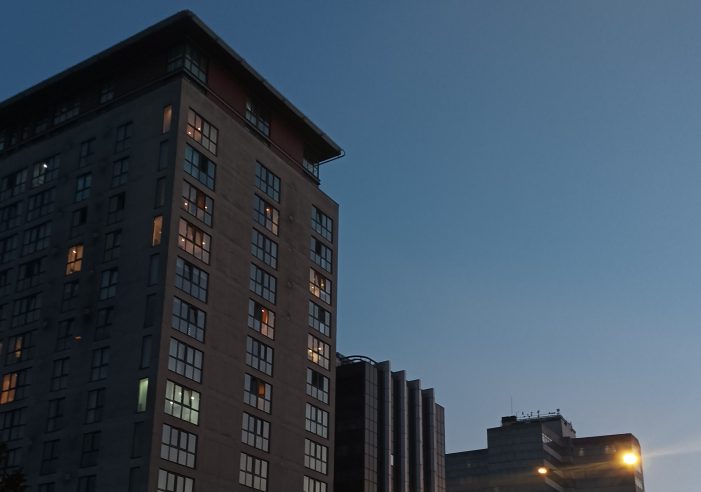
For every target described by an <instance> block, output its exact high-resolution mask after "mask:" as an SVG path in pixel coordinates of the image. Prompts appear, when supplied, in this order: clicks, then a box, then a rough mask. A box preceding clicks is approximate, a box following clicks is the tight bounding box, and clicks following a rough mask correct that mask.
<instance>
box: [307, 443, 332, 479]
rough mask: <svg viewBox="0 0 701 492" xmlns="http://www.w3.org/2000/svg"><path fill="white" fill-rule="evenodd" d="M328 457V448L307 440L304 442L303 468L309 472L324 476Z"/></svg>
mask: <svg viewBox="0 0 701 492" xmlns="http://www.w3.org/2000/svg"><path fill="white" fill-rule="evenodd" d="M328 457H329V448H327V447H326V446H324V445H322V444H319V443H317V442H314V441H311V440H309V439H305V440H304V466H306V467H307V468H309V469H310V470H314V471H318V472H319V473H323V474H326V466H327V464H328Z"/></svg>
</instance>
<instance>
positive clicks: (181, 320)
mask: <svg viewBox="0 0 701 492" xmlns="http://www.w3.org/2000/svg"><path fill="white" fill-rule="evenodd" d="M171 326H172V327H173V328H174V329H176V330H178V331H179V332H181V333H185V334H186V335H187V336H189V337H192V338H194V339H195V340H199V341H200V342H203V341H204V330H205V328H206V326H207V313H205V312H204V311H202V310H201V309H198V308H197V307H195V306H193V305H192V304H190V303H188V302H185V301H183V300H182V299H180V298H178V297H173V316H172V317H171Z"/></svg>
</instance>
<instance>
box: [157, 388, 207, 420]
mask: <svg viewBox="0 0 701 492" xmlns="http://www.w3.org/2000/svg"><path fill="white" fill-rule="evenodd" d="M163 411H164V412H165V413H167V414H168V415H172V416H173V417H175V418H178V419H181V420H184V421H185V422H190V423H191V424H195V425H197V424H198V423H199V420H200V394H199V392H197V391H195V390H193V389H190V388H187V387H185V386H180V385H179V384H177V383H174V382H173V381H166V396H165V408H164V409H163Z"/></svg>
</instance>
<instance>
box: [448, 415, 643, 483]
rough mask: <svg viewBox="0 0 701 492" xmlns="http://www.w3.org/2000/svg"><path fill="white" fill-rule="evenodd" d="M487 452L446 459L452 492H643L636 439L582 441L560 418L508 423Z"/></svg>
mask: <svg viewBox="0 0 701 492" xmlns="http://www.w3.org/2000/svg"><path fill="white" fill-rule="evenodd" d="M487 442H488V444H487V449H478V450H474V451H464V452H459V453H449V454H447V455H446V478H447V490H448V492H496V491H498V492H550V491H558V492H643V491H644V490H645V488H644V484H643V469H642V456H641V451H640V443H639V442H638V440H637V439H636V438H635V436H633V435H632V434H616V435H607V436H596V437H585V438H578V437H576V433H575V430H574V428H573V427H572V424H571V423H570V422H568V421H567V420H565V419H564V418H563V417H562V416H561V415H560V414H559V411H558V412H557V413H553V414H549V415H544V416H540V415H531V416H528V417H523V418H517V417H516V416H510V417H503V418H502V420H501V426H500V427H494V428H491V429H487Z"/></svg>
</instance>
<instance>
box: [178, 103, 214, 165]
mask: <svg viewBox="0 0 701 492" xmlns="http://www.w3.org/2000/svg"><path fill="white" fill-rule="evenodd" d="M185 133H187V136H188V137H190V138H192V139H193V140H194V141H195V142H198V143H200V144H201V145H202V147H204V148H205V149H207V150H209V151H210V152H211V153H212V154H214V155H217V139H218V137H219V130H218V129H217V127H216V126H214V125H212V124H211V123H210V122H209V121H207V120H205V119H204V118H203V117H202V116H200V115H199V114H197V113H195V112H194V111H193V110H192V109H191V110H189V111H188V113H187V127H186V128H185Z"/></svg>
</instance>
